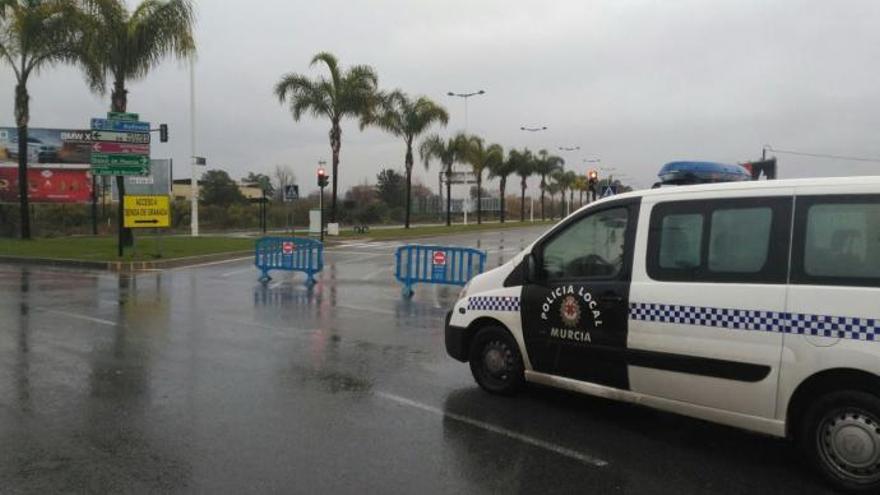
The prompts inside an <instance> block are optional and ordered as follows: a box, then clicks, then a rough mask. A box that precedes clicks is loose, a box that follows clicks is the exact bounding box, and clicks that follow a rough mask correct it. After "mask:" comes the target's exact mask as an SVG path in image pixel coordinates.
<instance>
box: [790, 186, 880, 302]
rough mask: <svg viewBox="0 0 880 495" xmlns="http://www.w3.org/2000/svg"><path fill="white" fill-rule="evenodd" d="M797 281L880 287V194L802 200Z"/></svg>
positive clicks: (797, 234) (798, 218) (798, 232)
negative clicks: (879, 195)
mask: <svg viewBox="0 0 880 495" xmlns="http://www.w3.org/2000/svg"><path fill="white" fill-rule="evenodd" d="M797 210H798V216H797V220H796V244H795V247H796V250H795V260H794V261H795V263H793V265H794V270H793V272H794V273H793V279H794V281H795V282H796V283H812V284H817V285H855V286H871V287H880V197H878V196H849V197H847V196H834V197H821V196H818V197H806V198H799V199H798V203H797Z"/></svg>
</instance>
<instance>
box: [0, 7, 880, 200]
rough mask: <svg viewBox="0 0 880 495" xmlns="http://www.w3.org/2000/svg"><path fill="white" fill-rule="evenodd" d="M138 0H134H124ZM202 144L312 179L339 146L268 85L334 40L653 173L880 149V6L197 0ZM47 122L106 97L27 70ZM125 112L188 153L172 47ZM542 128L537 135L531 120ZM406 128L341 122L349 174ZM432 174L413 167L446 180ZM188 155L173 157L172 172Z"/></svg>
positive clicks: (51, 73) (5, 80) (236, 172)
mask: <svg viewBox="0 0 880 495" xmlns="http://www.w3.org/2000/svg"><path fill="white" fill-rule="evenodd" d="M131 3H134V2H131ZM197 11H198V27H197V33H196V38H197V43H198V49H199V60H198V64H197V68H196V80H197V97H196V100H197V105H198V110H197V125H198V130H197V133H196V135H197V139H198V145H197V154H199V155H202V156H206V157H207V158H208V161H209V163H210V165H211V168H222V169H225V170H227V171H228V172H230V174H231V175H232V176H233V177H234V178H240V177H242V176H243V175H245V174H246V173H247V172H249V171H256V172H264V173H271V170H272V169H273V168H274V166H275V165H276V164H289V165H291V166H292V167H294V169H295V171H296V173H297V176H298V177H299V182H300V183H302V184H304V185H305V186H306V188H307V189H311V188H312V187H313V183H314V179H313V176H314V169H315V167H316V163H317V161H318V160H320V159H325V160H328V161H329V158H330V147H329V142H328V138H327V131H328V130H329V123H328V122H327V121H325V120H318V119H314V118H311V117H306V118H304V119H303V120H302V121H300V122H298V123H297V122H294V121H293V119H292V118H291V116H290V113H289V111H288V110H287V108H286V107H283V106H281V105H280V104H279V103H278V101H277V100H276V98H275V97H274V95H273V93H272V89H273V86H274V85H275V83H276V82H277V81H278V80H279V78H280V77H281V76H282V74H284V73H286V72H291V71H294V72H301V73H306V74H309V75H317V74H319V70H318V69H317V68H315V69H310V68H309V65H308V63H309V60H310V59H311V57H312V55H314V54H315V53H317V52H319V51H325V50H326V51H330V52H333V53H335V54H336V55H337V56H338V57H339V58H340V60H341V62H342V64H343V65H349V64H369V65H372V66H373V67H374V68H375V69H376V70H377V72H378V74H379V83H380V86H381V87H382V88H383V89H394V88H400V89H403V90H405V91H407V92H409V93H411V94H413V95H420V94H423V95H427V96H429V97H431V98H434V99H435V100H436V101H438V102H440V103H442V104H443V105H445V106H446V107H447V109H448V110H449V111H450V114H451V121H450V123H449V126H448V128H446V129H437V130H438V131H440V132H441V133H443V134H444V135H445V134H448V133H452V132H455V131H458V130H462V129H463V128H464V127H465V108H464V104H463V103H462V101H461V100H459V99H452V98H449V97H447V96H446V93H447V92H448V91H456V92H468V91H475V90H479V89H483V90H485V91H486V95H485V96H480V97H475V98H473V99H472V100H471V103H470V108H469V119H468V122H469V123H468V126H469V130H470V131H471V132H473V133H477V134H480V135H482V136H483V137H485V138H486V139H487V140H489V141H491V142H497V143H500V144H502V145H503V146H504V147H505V149H508V148H511V147H522V146H528V147H530V148H532V149H540V148H547V149H550V150H556V149H557V148H558V147H560V146H564V147H573V146H580V148H581V150H580V151H578V152H559V151H558V150H557V152H558V153H559V154H560V155H561V156H563V157H564V158H565V159H566V161H567V167H568V168H570V169H573V170H577V171H578V172H581V171H584V170H585V169H586V165H584V164H583V160H584V159H595V158H599V159H601V160H602V165H603V166H606V167H614V168H615V169H616V170H617V171H619V172H623V173H626V174H628V175H629V176H631V177H633V178H635V179H637V180H638V182H640V183H641V185H643V186H649V185H650V184H651V183H652V182H654V180H655V178H656V172H657V170H658V169H659V167H660V166H661V165H662V164H663V163H665V162H668V161H671V160H676V159H707V160H717V161H725V162H742V161H746V160H749V159H754V158H757V157H759V156H760V154H761V147H762V146H763V145H764V144H770V145H772V146H774V147H776V148H779V149H790V150H800V151H807V152H818V153H830V154H839V155H855V156H867V157H880V140H878V130H880V112H878V110H880V77H878V76H880V29H878V26H880V2H878V1H876V0H861V1H838V2H830V1H827V0H815V1H796V0H786V1H780V0H774V1H768V0H731V1H714V0H712V1H710V0H680V1H679V0H663V1H627V0H603V1H587V0H570V1H569V0H552V1H542V2H535V1H525V0H480V1H474V0H442V1H440V0H436V1H435V0H418V1H416V0H370V1H357V0H320V1H315V0H311V1H302V0H261V1H260V2H252V1H244V0H222V1H221V0H202V1H200V2H197ZM13 80H14V79H13V76H12V73H11V69H9V68H8V67H6V66H0V125H13V124H14V119H13V112H12V110H13V85H14V83H13ZM30 91H31V95H32V104H31V124H32V126H34V127H68V128H69V127H82V126H86V125H87V123H88V119H89V118H90V117H92V116H99V115H102V114H103V113H104V112H105V111H106V110H107V107H108V106H109V96H105V97H99V96H95V95H91V94H90V93H89V92H88V90H87V88H86V86H85V85H84V84H83V82H82V77H81V75H80V72H79V71H78V70H76V69H74V68H67V67H59V68H56V69H51V70H48V71H45V72H43V73H41V74H39V77H37V78H36V79H34V80H33V81H32V83H31V84H30ZM129 110H130V111H133V112H139V113H140V114H141V115H142V117H143V118H144V119H148V120H150V121H152V122H154V123H158V122H167V123H169V124H170V126H171V138H172V141H171V143H169V144H165V145H163V144H158V143H157V144H155V145H154V147H153V156H154V157H172V158H174V159H175V164H187V163H188V156H189V155H190V150H189V142H190V139H189V138H190V132H189V71H188V69H187V66H186V65H185V64H182V63H180V62H177V61H173V60H169V61H168V62H167V63H165V64H164V65H163V66H162V67H161V68H159V69H158V70H156V71H155V72H154V73H152V74H151V75H150V76H149V77H148V78H147V79H146V80H144V81H140V82H136V83H133V84H131V86H130V96H129ZM523 125H525V126H547V127H548V130H547V131H546V132H542V133H534V134H532V133H525V132H522V131H520V130H519V129H520V126H523ZM403 154H404V148H403V142H402V141H401V140H398V139H396V138H393V137H391V136H388V135H386V134H383V133H382V132H380V131H376V130H367V131H365V132H361V131H359V130H358V127H357V123H356V122H354V121H348V122H346V123H345V125H344V129H343V143H342V159H341V161H342V163H341V166H340V180H341V183H342V185H343V186H345V187H347V186H349V185H352V184H355V183H360V182H363V181H364V180H369V181H371V182H373V181H374V180H375V175H376V173H377V172H378V170H379V169H380V168H382V167H393V168H401V169H402V166H403V165H402V164H403ZM779 158H780V167H781V170H780V172H781V175H782V176H783V177H804V176H816V175H854V174H876V172H875V171H876V170H877V169H878V167H880V164H878V163H859V162H849V161H839V160H838V161H835V160H821V159H812V158H802V157H795V156H787V155H780V156H779ZM436 171H437V165H436V164H434V165H433V167H432V172H431V173H430V176H429V175H428V174H427V173H426V172H425V171H424V168H423V167H422V166H421V165H417V169H416V175H417V177H419V178H420V179H421V180H422V181H423V182H426V183H427V184H428V185H429V186H431V187H432V188H434V189H436V182H437V180H436ZM188 174H189V172H188V167H187V168H185V167H181V166H179V165H178V166H177V167H175V176H176V177H177V178H182V177H188Z"/></svg>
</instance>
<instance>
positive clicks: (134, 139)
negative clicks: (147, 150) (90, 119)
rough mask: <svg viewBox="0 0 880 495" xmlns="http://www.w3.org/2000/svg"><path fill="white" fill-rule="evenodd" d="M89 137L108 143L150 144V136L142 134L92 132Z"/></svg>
mask: <svg viewBox="0 0 880 495" xmlns="http://www.w3.org/2000/svg"><path fill="white" fill-rule="evenodd" d="M91 137H92V141H100V142H108V143H129V144H150V135H149V134H148V133H142V132H113V131H92V136H91Z"/></svg>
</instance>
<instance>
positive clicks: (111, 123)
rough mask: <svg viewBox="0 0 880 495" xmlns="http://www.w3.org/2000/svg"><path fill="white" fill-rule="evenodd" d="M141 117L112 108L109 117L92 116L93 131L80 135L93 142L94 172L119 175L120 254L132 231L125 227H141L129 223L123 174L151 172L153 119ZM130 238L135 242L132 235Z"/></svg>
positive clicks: (145, 173) (83, 138)
mask: <svg viewBox="0 0 880 495" xmlns="http://www.w3.org/2000/svg"><path fill="white" fill-rule="evenodd" d="M139 118H140V116H139V115H138V114H134V113H124V112H109V113H107V118H106V119H104V118H93V119H92V121H91V133H83V135H82V136H80V137H81V139H82V140H83V141H88V142H89V143H91V144H92V157H91V165H92V174H94V175H102V176H103V175H115V176H116V183H117V185H118V186H119V219H118V221H117V228H118V231H119V246H118V254H119V257H122V254H123V252H122V249H123V246H124V244H125V241H126V232H129V235H130V231H126V229H129V228H137V227H142V225H139V226H130V225H127V224H126V215H125V211H126V209H127V206H126V205H127V204H128V202H127V198H126V197H125V185H124V182H123V176H126V175H148V174H149V173H150V123H149V122H140V121H139ZM166 201H167V198H166ZM151 227H155V225H151ZM130 242H134V241H133V239H131V240H130Z"/></svg>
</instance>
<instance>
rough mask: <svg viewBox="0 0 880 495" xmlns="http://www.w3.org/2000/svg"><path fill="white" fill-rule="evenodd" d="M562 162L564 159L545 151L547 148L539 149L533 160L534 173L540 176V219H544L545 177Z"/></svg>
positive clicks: (559, 166) (561, 164) (563, 162)
mask: <svg viewBox="0 0 880 495" xmlns="http://www.w3.org/2000/svg"><path fill="white" fill-rule="evenodd" d="M564 164H565V160H563V159H562V158H560V157H558V156H555V155H551V154H549V153H547V150H541V151H539V152H538V157H537V159H536V160H535V173H536V174H538V175H540V176H541V220H544V219H545V216H544V193H545V192H546V190H547V177H548V176H549V175H550V174H552V173H553V172H554V171H556V170H558V169H560V168H562V166H563V165H564ZM551 201H552V198H551Z"/></svg>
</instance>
